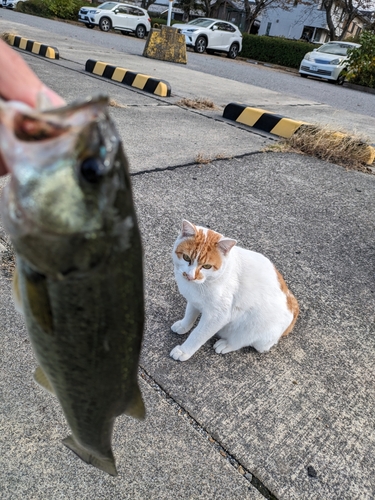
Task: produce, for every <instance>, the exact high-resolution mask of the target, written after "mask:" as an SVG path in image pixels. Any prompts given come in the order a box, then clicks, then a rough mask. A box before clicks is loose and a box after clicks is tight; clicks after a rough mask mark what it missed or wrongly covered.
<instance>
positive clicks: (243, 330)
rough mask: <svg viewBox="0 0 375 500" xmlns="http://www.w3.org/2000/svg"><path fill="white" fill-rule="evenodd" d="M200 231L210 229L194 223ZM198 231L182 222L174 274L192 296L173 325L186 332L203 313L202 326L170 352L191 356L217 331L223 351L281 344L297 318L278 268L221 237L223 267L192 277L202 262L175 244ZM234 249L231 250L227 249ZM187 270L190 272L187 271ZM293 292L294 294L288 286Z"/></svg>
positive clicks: (184, 292) (176, 356) (182, 289)
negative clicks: (185, 256) (183, 255)
mask: <svg viewBox="0 0 375 500" xmlns="http://www.w3.org/2000/svg"><path fill="white" fill-rule="evenodd" d="M195 227H196V228H197V230H199V229H203V231H204V232H205V234H207V231H208V230H207V229H206V228H202V227H201V226H195ZM189 231H190V235H191V234H192V231H194V226H193V225H192V224H190V223H189V222H188V221H183V226H182V231H181V233H180V234H179V236H178V238H177V240H176V242H175V244H174V247H173V253H172V257H173V263H174V270H175V277H176V281H177V285H178V289H179V291H180V293H181V294H182V295H183V296H184V297H185V299H186V300H187V305H186V311H185V316H184V318H183V319H181V320H179V321H176V323H174V324H173V325H172V331H173V332H176V333H178V334H180V335H182V334H184V333H187V332H188V331H189V330H190V329H191V328H192V327H193V325H194V323H195V321H196V319H197V318H198V316H199V315H200V314H201V318H200V320H199V323H198V325H197V326H196V327H195V328H194V330H193V331H192V332H191V333H190V335H189V337H188V338H187V340H186V341H185V342H184V343H183V344H182V345H178V346H176V347H175V348H174V349H173V350H172V351H171V353H170V355H171V357H172V358H174V359H175V360H179V361H186V360H187V359H189V358H190V357H191V356H192V355H193V354H194V353H195V352H196V351H197V350H198V349H199V348H200V347H201V346H202V345H203V344H204V343H205V342H206V341H207V340H208V339H210V338H211V337H213V336H214V335H217V336H218V337H219V340H218V341H217V342H216V343H215V344H214V349H215V351H216V352H217V353H219V354H225V353H228V352H231V351H235V350H237V349H240V348H242V347H245V346H252V347H254V348H255V349H256V350H257V351H259V352H265V351H268V350H269V349H270V348H271V347H272V346H273V345H275V344H277V342H278V341H279V339H280V337H281V336H282V334H283V333H284V332H285V331H286V329H287V328H288V327H289V326H290V324H291V323H292V321H293V317H294V316H293V313H292V312H291V311H290V310H289V309H288V307H287V297H286V294H285V293H284V292H283V291H282V290H281V287H280V282H279V281H278V277H277V273H276V269H275V267H274V265H273V264H272V263H271V261H270V260H269V259H268V258H267V257H265V256H264V255H262V254H260V253H257V252H253V251H251V250H246V249H244V248H240V247H238V246H234V245H235V244H236V241H235V240H230V239H228V238H224V237H222V239H221V240H220V243H221V242H222V245H223V248H224V249H227V250H222V251H221V253H222V266H221V268H220V269H219V270H218V271H214V270H213V269H202V270H201V273H202V274H203V279H202V280H200V281H198V280H190V279H188V277H189V276H190V277H191V276H192V275H194V274H193V273H194V270H195V268H196V266H197V261H196V260H195V261H194V262H192V263H191V264H189V263H188V262H186V261H185V260H184V259H182V258H179V257H178V256H177V255H176V252H175V251H176V248H177V247H178V245H179V244H180V243H181V242H182V241H183V239H185V238H186V237H189ZM228 248H229V249H228ZM184 273H186V276H184ZM288 293H290V292H289V291H288Z"/></svg>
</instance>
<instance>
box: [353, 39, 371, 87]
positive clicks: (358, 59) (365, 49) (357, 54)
mask: <svg viewBox="0 0 375 500" xmlns="http://www.w3.org/2000/svg"><path fill="white" fill-rule="evenodd" d="M359 43H360V44H361V47H358V48H356V49H350V50H349V51H348V54H349V67H350V70H349V72H348V74H347V75H346V79H347V80H348V81H349V82H351V83H356V84H357V85H363V86H364V87H370V88H372V89H374V88H375V33H373V32H371V31H363V32H362V33H361V36H360V37H359Z"/></svg>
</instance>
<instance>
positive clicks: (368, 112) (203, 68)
mask: <svg viewBox="0 0 375 500" xmlns="http://www.w3.org/2000/svg"><path fill="white" fill-rule="evenodd" d="M0 19H3V20H10V21H15V22H22V23H25V24H27V25H29V26H33V27H36V28H41V29H44V30H47V31H50V32H51V33H56V34H59V35H63V36H67V37H69V38H71V39H72V40H75V41H77V43H78V42H79V41H82V42H86V43H93V44H96V45H99V46H101V47H103V48H108V49H115V50H118V51H120V52H125V53H126V54H131V55H142V53H143V48H144V44H145V42H144V40H139V39H137V38H135V37H134V36H131V35H129V36H124V35H121V34H115V33H114V32H112V33H103V32H101V31H100V30H99V28H95V29H94V30H89V29H87V28H86V27H85V26H83V25H78V26H77V25H74V24H69V23H66V22H58V21H52V20H49V19H43V18H39V17H36V16H29V15H26V14H21V13H18V12H13V11H11V10H8V9H0ZM187 67H188V68H189V69H193V70H196V71H199V72H203V73H206V74H209V75H215V76H220V77H224V78H228V79H230V80H234V81H237V82H242V83H246V84H251V85H255V86H258V87H261V88H264V89H268V90H273V91H275V92H282V93H283V94H285V95H287V96H293V97H297V96H298V97H300V98H302V99H309V100H311V101H315V102H318V103H322V104H328V105H329V106H332V107H334V108H336V109H339V110H340V109H341V110H346V111H351V112H353V113H360V114H363V115H365V116H371V117H374V118H375V98H374V96H373V95H371V94H366V93H364V92H353V91H352V90H350V89H347V88H344V87H340V86H337V85H331V84H329V83H327V82H324V81H318V80H313V79H310V78H309V79H302V78H300V77H299V75H298V74H295V73H289V72H283V71H278V70H274V69H272V68H268V67H264V66H259V65H255V64H252V63H248V62H245V61H240V60H237V61H231V60H228V59H227V58H226V57H223V56H218V55H215V56H209V55H207V54H204V55H200V54H195V53H194V52H193V51H190V50H189V52H188V63H187Z"/></svg>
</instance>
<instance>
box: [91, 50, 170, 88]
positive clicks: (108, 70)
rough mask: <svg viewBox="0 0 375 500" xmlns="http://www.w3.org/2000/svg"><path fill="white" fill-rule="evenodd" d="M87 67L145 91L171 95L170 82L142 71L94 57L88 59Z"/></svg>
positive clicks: (95, 72) (101, 74)
mask: <svg viewBox="0 0 375 500" xmlns="http://www.w3.org/2000/svg"><path fill="white" fill-rule="evenodd" d="M85 69H86V71H88V72H89V73H93V74H94V75H98V76H103V77H104V78H109V79H110V80H114V81H115V82H120V83H124V84H125V85H130V86H131V87H135V88H137V89H141V90H144V91H145V92H150V93H151V94H156V95H159V96H161V97H169V96H170V95H171V87H170V85H169V83H168V82H166V81H164V80H158V79H156V78H152V77H151V76H147V75H143V74H142V73H134V72H133V71H129V70H128V69H124V68H119V67H117V66H111V65H109V64H107V63H105V62H100V61H93V60H92V59H89V60H88V61H86V67H85Z"/></svg>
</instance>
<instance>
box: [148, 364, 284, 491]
mask: <svg viewBox="0 0 375 500" xmlns="http://www.w3.org/2000/svg"><path fill="white" fill-rule="evenodd" d="M138 372H139V374H140V376H141V377H142V379H143V380H144V381H145V382H147V384H148V385H149V386H150V387H151V388H152V389H154V390H155V391H156V392H157V393H158V394H159V395H160V396H161V397H162V398H163V399H164V400H165V401H166V402H167V403H168V404H169V405H170V406H172V407H173V408H174V409H175V410H176V412H177V415H179V416H180V417H181V418H185V420H187V422H188V423H189V424H190V425H191V426H192V427H193V428H194V429H195V430H196V431H197V432H198V433H199V434H200V435H201V436H203V438H204V439H205V440H207V441H208V442H209V443H210V445H211V446H212V447H213V448H214V449H215V450H216V451H217V452H218V453H220V455H221V456H222V457H223V458H225V459H226V461H227V462H228V463H229V464H230V465H231V466H232V467H233V468H234V469H235V470H236V472H237V473H238V474H240V475H241V476H243V477H244V478H245V479H246V480H247V481H249V483H250V484H251V485H252V486H253V487H254V488H256V489H257V490H258V491H259V492H260V493H261V494H262V495H263V496H264V498H266V499H267V500H278V499H277V497H276V496H275V495H274V494H273V493H271V491H270V490H269V489H268V488H267V487H266V486H265V485H264V484H263V483H262V481H261V480H260V479H258V478H257V477H256V476H254V474H253V473H252V472H251V471H249V470H248V469H247V468H246V467H245V466H244V465H242V464H241V463H240V462H239V461H238V460H237V459H236V458H235V457H234V456H233V455H232V454H231V453H230V452H229V451H228V450H227V449H226V448H224V447H223V446H222V445H221V444H220V442H219V441H218V440H217V439H215V438H213V437H212V436H211V434H209V433H208V432H207V431H206V430H205V429H204V428H203V427H202V426H201V425H200V424H199V422H198V421H197V420H196V419H195V418H194V417H192V416H191V415H190V413H189V412H188V411H187V410H185V408H183V407H182V406H181V405H180V404H179V403H177V401H176V400H175V399H173V398H172V397H171V396H170V395H169V394H168V393H167V392H166V391H165V390H164V389H163V388H162V387H161V386H160V385H159V384H158V383H157V382H155V380H154V379H153V378H152V377H151V376H150V375H149V374H148V373H147V371H146V370H145V369H144V368H143V367H141V366H139V368H138Z"/></svg>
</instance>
